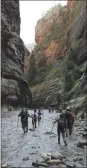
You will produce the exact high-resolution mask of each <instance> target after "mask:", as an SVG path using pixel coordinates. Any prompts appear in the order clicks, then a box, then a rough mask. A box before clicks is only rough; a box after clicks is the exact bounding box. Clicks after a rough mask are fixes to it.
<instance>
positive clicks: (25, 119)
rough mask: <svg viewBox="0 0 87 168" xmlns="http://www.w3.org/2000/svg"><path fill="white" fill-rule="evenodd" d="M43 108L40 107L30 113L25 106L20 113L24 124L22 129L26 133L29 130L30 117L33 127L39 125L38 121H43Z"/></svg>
mask: <svg viewBox="0 0 87 168" xmlns="http://www.w3.org/2000/svg"><path fill="white" fill-rule="evenodd" d="M41 115H42V113H41V110H40V109H39V110H38V112H37V110H36V109H35V110H34V114H32V115H30V114H29V113H28V110H27V109H26V108H23V109H22V110H21V112H20V113H19V115H18V117H21V124H22V129H23V132H24V133H27V132H28V117H30V118H31V119H32V126H33V129H35V128H36V127H37V121H38V123H39V122H40V121H41Z"/></svg>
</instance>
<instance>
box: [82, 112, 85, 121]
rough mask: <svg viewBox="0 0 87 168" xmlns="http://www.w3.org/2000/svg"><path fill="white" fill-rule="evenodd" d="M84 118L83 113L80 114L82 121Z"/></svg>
mask: <svg viewBox="0 0 87 168" xmlns="http://www.w3.org/2000/svg"><path fill="white" fill-rule="evenodd" d="M84 118H85V115H84V112H83V113H82V114H81V119H82V120H83V119H84Z"/></svg>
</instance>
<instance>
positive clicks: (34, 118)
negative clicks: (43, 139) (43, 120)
mask: <svg viewBox="0 0 87 168" xmlns="http://www.w3.org/2000/svg"><path fill="white" fill-rule="evenodd" d="M36 123H37V112H36V109H35V110H34V114H33V116H32V125H33V129H35V128H36V127H37V126H36Z"/></svg>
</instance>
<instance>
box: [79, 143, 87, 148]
mask: <svg viewBox="0 0 87 168" xmlns="http://www.w3.org/2000/svg"><path fill="white" fill-rule="evenodd" d="M84 146H87V142H78V144H77V147H81V148H83V147H84Z"/></svg>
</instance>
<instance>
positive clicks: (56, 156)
mask: <svg viewBox="0 0 87 168" xmlns="http://www.w3.org/2000/svg"><path fill="white" fill-rule="evenodd" d="M61 158H63V155H62V154H61V153H59V152H56V153H52V155H51V159H61Z"/></svg>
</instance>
